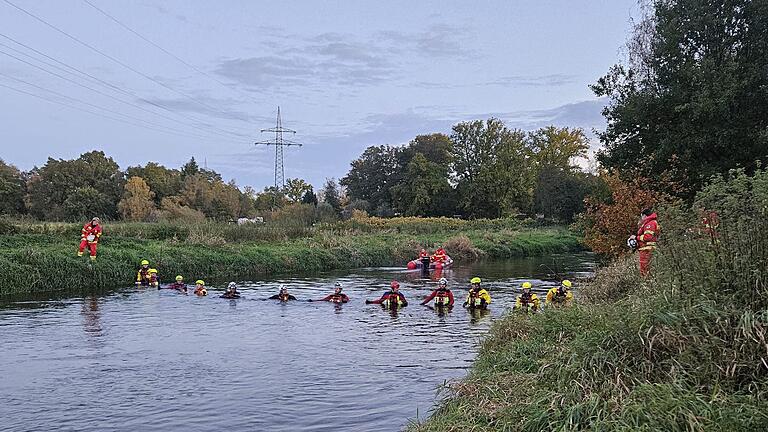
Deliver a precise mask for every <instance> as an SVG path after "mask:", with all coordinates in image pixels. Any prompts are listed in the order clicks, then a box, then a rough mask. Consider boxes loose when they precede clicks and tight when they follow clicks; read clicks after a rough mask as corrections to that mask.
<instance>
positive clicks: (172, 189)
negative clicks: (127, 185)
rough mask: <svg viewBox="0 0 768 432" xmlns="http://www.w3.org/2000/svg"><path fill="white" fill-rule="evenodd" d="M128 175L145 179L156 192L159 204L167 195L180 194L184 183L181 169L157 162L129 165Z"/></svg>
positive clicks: (156, 200)
mask: <svg viewBox="0 0 768 432" xmlns="http://www.w3.org/2000/svg"><path fill="white" fill-rule="evenodd" d="M126 176H127V178H131V177H141V178H142V179H144V181H145V182H146V183H147V185H148V186H149V188H150V189H151V190H152V192H153V193H154V194H155V203H156V204H157V205H160V203H161V202H162V200H163V198H165V197H169V196H174V195H179V193H181V188H182V186H183V184H184V183H183V178H182V174H181V171H180V170H175V169H170V168H166V167H164V166H162V165H160V164H158V163H156V162H147V164H146V165H144V166H143V167H141V166H135V167H128V169H127V170H126Z"/></svg>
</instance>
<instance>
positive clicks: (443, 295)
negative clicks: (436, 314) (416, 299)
mask: <svg viewBox="0 0 768 432" xmlns="http://www.w3.org/2000/svg"><path fill="white" fill-rule="evenodd" d="M432 299H434V300H435V307H436V308H451V307H453V293H452V292H451V290H449V289H448V279H446V278H440V280H439V281H438V282H437V289H436V290H434V291H432V293H431V294H429V295H428V296H427V297H426V298H425V299H424V301H422V302H421V305H422V306H427V304H428V303H429V302H430V301H432Z"/></svg>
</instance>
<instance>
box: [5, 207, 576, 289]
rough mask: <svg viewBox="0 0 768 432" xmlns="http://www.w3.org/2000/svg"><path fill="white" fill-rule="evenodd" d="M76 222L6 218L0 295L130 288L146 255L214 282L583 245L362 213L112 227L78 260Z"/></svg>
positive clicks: (517, 226)
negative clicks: (432, 253)
mask: <svg viewBox="0 0 768 432" xmlns="http://www.w3.org/2000/svg"><path fill="white" fill-rule="evenodd" d="M79 230H80V225H78V224H60V223H55V224H43V223H21V222H8V221H5V222H3V223H1V224H0V238H2V244H1V245H0V278H1V279H0V280H3V281H4V282H3V284H2V287H1V288H0V295H8V294H16V293H26V292H47V291H55V290H61V289H73V288H76V289H80V288H82V289H98V288H114V287H119V286H125V285H128V284H130V283H131V281H132V280H133V278H134V277H135V269H136V267H137V265H138V262H139V261H140V260H141V259H149V260H150V261H151V262H152V265H153V266H155V267H157V268H158V269H159V270H160V273H161V277H162V278H163V279H164V280H166V281H167V280H170V279H171V277H173V276H175V275H176V274H182V275H184V276H185V277H186V278H187V279H188V280H194V279H197V278H202V279H205V280H207V281H208V280H210V281H223V280H225V279H231V278H232V279H234V278H248V277H263V276H267V275H272V274H278V273H291V272H302V273H307V272H319V271H325V270H334V269H343V268H356V267H365V266H382V265H401V264H404V263H405V262H407V261H408V260H409V259H412V258H413V257H414V255H415V254H416V253H417V251H418V249H419V248H420V247H422V246H424V247H432V246H433V245H435V244H444V245H446V247H447V249H448V251H449V253H450V254H451V255H452V256H454V257H455V258H456V259H458V260H474V259H478V258H482V257H487V258H509V257H517V256H530V255H541V254H547V253H554V252H567V251H573V250H579V249H581V244H580V241H579V239H578V237H577V236H576V235H575V234H573V233H571V232H570V231H568V230H566V229H564V228H559V227H549V228H539V229H537V228H531V227H526V226H524V225H522V224H521V223H520V222H517V221H514V220H498V221H485V220H480V221H472V222H470V221H463V220H456V219H416V218H396V219H377V218H362V219H356V220H350V221H346V222H340V223H336V224H324V225H319V226H315V227H309V226H302V225H291V224H281V225H278V224H275V225H252V226H236V225H227V224H219V225H217V224H212V223H203V224H194V225H188V224H187V225H177V224H135V223H134V224H127V223H126V224H106V225H105V227H104V231H105V234H104V237H103V241H102V244H101V245H100V246H99V254H98V260H97V261H96V262H95V263H93V264H92V265H91V264H90V262H89V261H88V258H87V257H82V258H78V257H77V256H75V251H76V248H77V244H78V239H79Z"/></svg>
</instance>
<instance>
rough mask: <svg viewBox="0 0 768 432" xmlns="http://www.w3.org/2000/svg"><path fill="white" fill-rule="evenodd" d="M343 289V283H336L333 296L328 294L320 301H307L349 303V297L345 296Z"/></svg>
mask: <svg viewBox="0 0 768 432" xmlns="http://www.w3.org/2000/svg"><path fill="white" fill-rule="evenodd" d="M341 291H342V287H341V282H336V283H335V284H334V289H333V294H328V295H327V296H325V297H323V298H321V299H319V300H312V299H309V300H307V301H310V302H311V301H327V302H331V303H347V302H349V296H347V295H346V294H344V293H343V292H341Z"/></svg>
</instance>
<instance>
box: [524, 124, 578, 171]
mask: <svg viewBox="0 0 768 432" xmlns="http://www.w3.org/2000/svg"><path fill="white" fill-rule="evenodd" d="M527 146H528V149H529V150H530V152H531V155H532V156H533V160H534V161H535V162H536V164H537V165H538V167H540V168H543V167H555V168H559V169H561V170H565V171H571V170H574V169H577V167H576V166H574V165H573V164H572V162H573V160H574V159H576V158H580V157H582V158H583V157H586V156H587V150H589V139H587V137H586V135H584V131H583V130H581V129H579V128H567V127H564V128H558V127H555V126H547V127H544V128H541V129H538V130H536V131H533V132H530V133H529V134H528V137H527Z"/></svg>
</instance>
